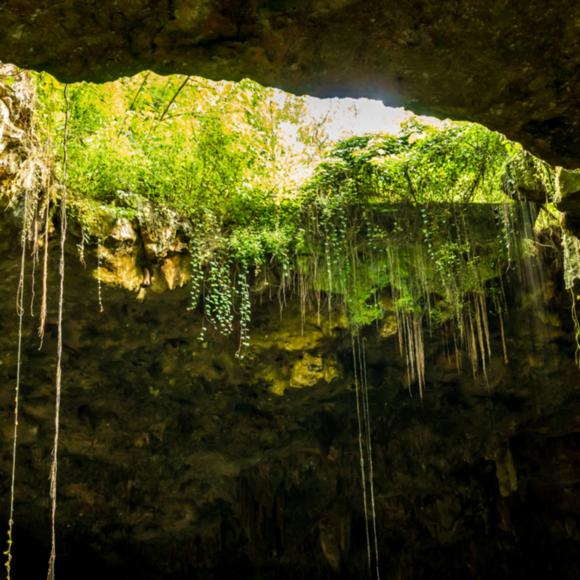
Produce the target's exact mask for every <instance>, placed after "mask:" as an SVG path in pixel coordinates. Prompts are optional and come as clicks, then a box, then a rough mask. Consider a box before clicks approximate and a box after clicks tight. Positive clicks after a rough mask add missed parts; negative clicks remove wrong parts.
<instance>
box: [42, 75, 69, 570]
mask: <svg viewBox="0 0 580 580" xmlns="http://www.w3.org/2000/svg"><path fill="white" fill-rule="evenodd" d="M64 99H65V104H66V115H65V124H64V138H63V184H64V187H63V193H62V199H61V205H60V261H59V268H58V272H59V295H58V322H57V324H58V338H57V360H56V379H55V394H56V400H55V409H54V443H53V448H52V463H51V466H50V500H51V519H50V522H51V526H50V530H51V549H50V558H49V560H48V574H47V580H54V571H55V563H56V499H57V493H56V492H57V476H58V438H59V430H60V398H61V387H62V318H63V316H62V315H63V306H64V272H65V242H66V233H67V215H66V201H67V199H66V198H67V195H66V194H67V189H66V162H67V139H68V122H69V102H68V85H65V87H64Z"/></svg>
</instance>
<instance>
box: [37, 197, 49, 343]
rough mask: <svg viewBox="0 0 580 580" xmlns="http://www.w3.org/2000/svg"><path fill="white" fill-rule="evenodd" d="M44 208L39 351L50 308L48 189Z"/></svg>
mask: <svg viewBox="0 0 580 580" xmlns="http://www.w3.org/2000/svg"><path fill="white" fill-rule="evenodd" d="M44 203H45V207H44V212H45V213H44V236H43V237H44V240H43V248H42V293H41V298H40V314H39V322H38V336H39V338H40V346H39V350H40V349H41V348H42V343H43V341H44V330H45V327H46V311H47V308H48V231H49V224H50V193H49V188H48V187H47V188H46V200H45V202H44Z"/></svg>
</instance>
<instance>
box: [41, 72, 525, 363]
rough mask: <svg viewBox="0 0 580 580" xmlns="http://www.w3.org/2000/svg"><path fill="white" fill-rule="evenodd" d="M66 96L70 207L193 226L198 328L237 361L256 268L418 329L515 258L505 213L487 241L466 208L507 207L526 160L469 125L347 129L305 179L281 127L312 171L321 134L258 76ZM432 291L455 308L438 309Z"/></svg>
mask: <svg viewBox="0 0 580 580" xmlns="http://www.w3.org/2000/svg"><path fill="white" fill-rule="evenodd" d="M37 84H38V93H39V96H40V100H41V103H42V108H41V111H40V113H39V119H40V123H41V124H42V125H43V126H44V128H45V131H46V134H47V135H48V136H49V138H50V139H52V140H53V142H54V143H58V142H59V140H60V138H61V134H62V130H63V122H64V109H63V103H62V99H60V98H59V94H58V93H59V91H58V89H59V86H58V84H57V83H56V82H55V81H54V80H53V79H51V78H50V77H48V76H46V75H41V76H40V77H39V78H38V80H37ZM69 95H70V139H69V149H68V156H69V163H68V166H69V170H68V188H69V192H70V196H71V199H72V204H73V208H74V210H75V211H76V215H77V217H78V218H79V219H80V220H81V222H82V223H83V226H84V227H85V228H86V230H87V231H88V232H89V233H92V234H93V235H95V236H97V237H98V235H99V232H98V223H99V222H100V221H102V220H101V217H99V216H102V215H103V212H105V213H106V214H107V215H111V213H112V215H115V216H117V217H121V216H122V217H127V218H129V219H131V220H136V221H139V220H140V219H143V215H144V212H143V207H145V206H147V207H151V206H152V207H154V208H155V207H157V208H159V211H157V212H156V211H153V212H149V214H148V215H149V219H150V218H151V216H155V215H157V214H159V215H161V213H162V212H161V209H163V210H170V211H171V212H173V215H174V216H176V218H175V219H178V220H181V221H182V222H183V223H187V224H188V225H187V228H184V229H185V230H186V231H188V232H189V236H190V254H191V267H192V283H191V305H192V308H193V309H195V308H201V311H202V312H203V316H204V324H203V330H202V336H201V339H202V340H204V336H205V332H206V330H207V328H208V327H207V324H209V325H210V326H211V327H213V328H215V329H216V330H217V331H219V332H221V333H223V334H231V333H232V332H234V331H236V332H237V333H238V335H239V337H240V342H239V350H238V355H239V356H243V355H244V352H245V350H246V349H247V348H248V345H249V327H250V319H251V312H250V311H251V289H252V288H253V287H255V286H256V285H259V284H258V281H259V279H260V278H261V277H262V278H264V277H266V278H267V277H269V280H270V282H271V283H273V284H274V285H275V286H276V289H277V294H278V295H279V296H280V295H283V294H284V292H286V290H289V289H292V288H299V289H300V292H301V293H302V294H303V296H302V300H301V301H302V303H303V304H305V303H307V302H308V300H307V297H306V296H305V295H306V294H312V295H314V296H315V297H316V300H317V302H318V303H320V302H321V300H322V299H323V297H324V298H325V299H326V300H327V302H328V307H329V310H331V309H332V308H333V302H336V303H340V304H342V305H343V306H344V307H345V308H346V310H347V312H348V313H349V316H350V320H351V323H352V324H353V325H354V326H357V327H358V326H362V325H365V324H368V323H370V322H372V321H377V320H380V319H381V317H383V316H384V314H385V312H386V311H387V310H388V309H389V308H391V309H394V310H395V311H396V313H397V315H401V316H407V315H408V316H413V317H414V323H413V324H415V323H416V322H417V320H420V319H421V318H422V317H423V315H424V314H425V313H426V314H427V315H428V316H427V317H426V319H427V320H429V321H430V323H431V324H435V325H437V324H440V323H443V322H444V321H445V320H447V319H448V318H449V311H454V312H455V314H456V315H457V316H458V315H459V313H460V312H461V309H462V304H464V303H465V304H467V303H468V302H469V299H468V296H469V295H471V294H477V295H480V294H482V293H485V292H486V290H487V288H488V287H489V286H490V281H491V280H493V279H494V278H495V277H497V276H498V275H499V272H500V265H501V264H502V263H505V261H506V260H507V259H509V255H510V249H509V245H510V244H512V245H513V244H514V241H513V233H514V223H513V219H512V217H510V215H511V214H509V212H508V214H509V215H508V214H506V215H508V217H507V218H506V217H505V215H504V217H503V218H501V219H496V220H495V222H494V221H493V219H494V214H492V213H490V214H489V215H488V214H486V216H485V219H484V220H483V221H484V223H486V224H487V226H486V227H488V226H489V225H490V223H489V219H491V220H492V221H491V226H492V227H491V230H489V231H495V230H494V229H493V226H494V225H495V226H496V229H497V235H496V236H495V238H493V239H491V240H490V239H487V238H486V239H483V237H482V236H481V235H480V234H481V232H479V231H475V232H474V231H471V230H472V229H473V223H471V222H470V224H468V221H467V220H466V217H465V213H464V212H463V210H461V209H460V208H461V207H465V204H471V203H474V202H486V203H490V202H492V203H497V202H505V201H506V200H507V199H508V198H507V197H506V195H505V193H504V191H503V190H502V180H504V181H505V179H504V178H505V174H506V164H507V163H508V161H509V160H510V158H511V157H512V156H513V155H516V154H519V147H518V146H515V145H513V144H511V143H509V142H508V141H506V140H505V139H504V138H503V137H501V136H500V135H498V134H496V133H493V132H490V131H487V130H486V129H484V128H483V127H480V126H478V125H473V124H469V123H453V124H451V123H448V124H446V125H445V126H444V127H442V128H435V127H432V126H428V125H426V124H424V123H422V122H421V121H420V120H418V119H411V120H410V121H408V122H407V123H406V124H405V125H404V126H403V128H402V131H401V133H400V134H399V135H387V134H384V135H363V136H355V137H351V138H349V139H345V140H343V141H341V142H338V143H335V144H334V145H333V146H332V147H331V148H330V149H329V150H328V151H327V152H326V154H325V155H324V156H323V158H322V160H321V161H320V162H319V163H318V164H317V165H316V167H315V168H314V173H313V177H312V178H311V179H310V180H309V181H308V182H307V183H306V184H305V185H300V184H299V180H298V179H296V177H295V175H293V174H298V173H300V172H299V171H296V169H297V168H296V163H297V158H296V156H295V154H294V153H292V152H290V151H289V150H288V147H287V144H286V143H285V142H284V139H283V138H282V128H283V126H284V125H285V124H288V123H290V124H292V125H294V127H295V128H296V134H297V135H298V136H299V139H300V140H301V142H302V145H303V148H304V149H305V150H307V151H308V152H307V153H306V154H304V156H303V159H302V162H305V163H309V164H311V165H312V164H313V163H314V161H316V159H317V156H318V153H320V142H321V141H322V139H321V136H320V131H321V128H320V127H319V126H314V125H310V126H309V125H305V124H303V123H302V124H301V117H302V115H303V114H304V103H303V101H302V100H301V99H299V98H286V99H281V98H280V96H279V94H277V93H276V92H275V91H273V90H271V89H266V88H264V87H261V86H260V85H258V84H256V83H254V82H252V81H243V82H241V83H238V84H234V83H212V82H210V81H206V80H203V79H199V78H195V77H160V76H157V75H154V74H152V73H146V74H143V75H138V76H136V77H133V78H127V79H121V80H120V81H117V82H115V83H107V84H105V85H100V86H96V85H89V84H80V85H74V86H71V87H70V89H69ZM309 147H310V148H309ZM305 160H306V161H305ZM393 204H399V205H400V204H403V206H406V207H409V206H417V208H418V209H417V210H414V211H407V210H403V211H401V210H400V209H398V210H395V209H393V207H392V206H393ZM504 213H505V212H504ZM502 215H503V214H502ZM490 216H491V217H490ZM488 218H489V219H488ZM496 218H497V216H496ZM153 219H155V218H153ZM148 226H149V227H151V224H148ZM470 228H471V230H470ZM476 229H477V228H476ZM410 232H413V234H414V235H411V236H410V235H409V234H410ZM387 295H388V300H387V301H386V302H385V300H386V298H385V296H387ZM433 295H436V296H438V297H439V298H438V300H439V301H441V299H443V300H445V301H447V302H448V303H449V304H452V305H453V306H452V307H444V306H442V305H440V306H438V307H437V308H434V307H433V305H432V296H433Z"/></svg>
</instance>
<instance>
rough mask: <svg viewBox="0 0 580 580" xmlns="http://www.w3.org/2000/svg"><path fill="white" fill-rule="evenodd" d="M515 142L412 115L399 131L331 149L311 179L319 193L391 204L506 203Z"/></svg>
mask: <svg viewBox="0 0 580 580" xmlns="http://www.w3.org/2000/svg"><path fill="white" fill-rule="evenodd" d="M511 146H512V145H511V144H509V142H508V141H507V140H506V139H504V138H503V137H502V136H501V135H499V134H498V133H493V132H491V131H488V130H487V129H485V128H484V127H481V126H479V125H474V124H470V123H454V124H452V125H451V124H450V125H448V126H447V127H445V128H444V129H443V130H440V129H435V128H433V127H430V126H428V125H425V124H422V123H420V122H419V121H418V120H416V119H411V120H410V121H408V122H407V123H406V124H405V125H404V126H403V130H402V132H401V134H400V135H398V136H393V135H378V136H377V135H366V136H360V137H352V138H350V139H347V140H345V141H343V142H341V143H338V144H337V145H336V147H335V148H334V149H333V150H332V151H331V153H330V156H329V158H328V159H327V160H325V161H324V162H323V163H321V164H320V165H319V166H318V168H317V171H316V174H315V176H314V178H313V180H312V183H311V184H310V189H311V190H313V191H314V192H316V193H317V194H319V195H326V196H328V195H332V196H337V195H338V196H340V197H341V198H343V199H344V198H348V199H357V200H361V199H365V200H367V201H371V202H374V201H382V202H389V203H413V204H425V203H472V202H486V203H501V202H505V201H507V198H506V196H505V195H504V194H503V192H502V189H501V179H502V176H503V173H504V168H505V164H506V161H507V160H508V159H509V148H510V147H511Z"/></svg>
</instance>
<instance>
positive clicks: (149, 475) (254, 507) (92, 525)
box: [0, 221, 580, 580]
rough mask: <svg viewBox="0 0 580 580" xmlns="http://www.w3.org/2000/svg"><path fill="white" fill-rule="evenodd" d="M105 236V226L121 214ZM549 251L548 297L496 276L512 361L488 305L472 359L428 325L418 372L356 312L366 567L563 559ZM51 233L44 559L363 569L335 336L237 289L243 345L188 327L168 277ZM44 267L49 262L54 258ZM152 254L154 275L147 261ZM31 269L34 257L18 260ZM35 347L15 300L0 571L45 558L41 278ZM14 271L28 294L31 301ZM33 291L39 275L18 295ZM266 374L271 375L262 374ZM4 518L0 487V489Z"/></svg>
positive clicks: (566, 474) (345, 383) (459, 568)
mask: <svg viewBox="0 0 580 580" xmlns="http://www.w3.org/2000/svg"><path fill="white" fill-rule="evenodd" d="M15 232H16V230H15V229H14V226H13V225H11V224H9V223H8V222H6V221H4V222H3V224H2V229H1V233H0V275H1V276H2V280H3V283H2V285H1V286H0V293H1V296H0V298H1V299H0V326H1V333H0V352H1V353H2V354H1V361H2V364H1V365H0V380H1V382H2V385H3V388H2V389H1V390H0V410H1V413H2V417H3V420H2V423H1V428H0V495H1V497H3V498H7V494H8V485H9V468H10V461H11V437H12V421H11V419H12V404H13V402H12V396H13V393H12V388H11V387H12V385H13V384H14V380H15V363H16V359H15V355H16V331H17V319H16V315H15V311H14V300H15V292H16V284H17V275H18V272H17V270H18V265H17V263H18V259H17V254H18V248H17V246H16V244H15V242H14V240H15V239H16V233H15ZM121 237H122V236H121ZM558 262H559V258H558V254H557V253H552V254H547V255H546V264H547V271H546V279H547V283H546V288H545V289H543V291H544V294H546V295H549V296H550V304H549V306H548V307H547V308H546V309H545V310H538V309H537V308H535V307H534V304H536V303H534V302H533V301H529V300H526V299H525V297H524V298H522V297H521V296H519V295H518V290H517V288H516V286H515V283H514V285H509V284H508V286H507V292H508V295H509V296H508V301H509V304H510V312H509V317H508V319H507V320H506V334H507V346H508V353H509V363H508V364H507V365H506V364H505V363H504V362H503V357H502V355H501V342H500V338H499V329H498V328H496V327H495V325H493V323H492V327H491V333H492V340H493V344H492V346H493V348H494V356H493V357H492V360H491V362H490V364H489V365H488V368H487V376H488V380H487V381H485V379H484V377H483V376H481V375H477V376H475V377H474V376H473V374H472V373H471V370H470V368H469V365H468V362H467V359H465V361H464V363H465V364H464V367H465V368H464V371H463V372H462V373H461V374H458V373H457V371H456V368H455V364H454V362H453V361H452V360H451V359H450V356H449V349H448V345H447V342H446V341H445V340H443V337H442V336H438V335H437V334H436V333H435V334H433V336H431V337H428V336H426V343H427V344H426V357H427V372H426V379H427V381H426V382H427V388H426V393H425V398H424V400H423V401H420V400H419V398H418V396H417V395H416V393H414V396H413V397H412V398H411V397H410V396H409V392H408V390H407V387H406V385H405V381H404V375H405V370H404V369H405V367H404V361H403V360H402V358H401V356H400V355H399V353H398V348H397V340H396V337H395V336H393V335H392V333H388V332H381V329H380V328H376V329H375V328H369V329H368V330H367V331H366V332H365V334H364V337H365V339H364V340H365V343H366V345H367V367H368V379H369V385H370V392H369V399H370V401H369V402H370V413H371V423H372V435H373V446H374V447H373V449H374V452H373V457H374V470H375V494H376V509H377V522H378V536H379V549H380V553H381V565H382V573H383V577H384V578H393V579H396V578H401V579H432V578H440V577H442V576H445V577H447V578H457V579H465V578H486V579H487V578H489V579H492V578H493V579H496V578H510V579H514V578H529V577H538V576H543V577H552V578H562V579H570V580H572V579H573V578H574V579H575V578H577V577H578V575H579V574H580V568H579V567H578V561H577V557H576V556H577V551H578V547H579V542H580V451H579V450H580V374H579V372H578V370H577V369H576V368H575V366H574V363H573V352H574V347H573V336H572V329H571V321H570V317H569V310H568V302H567V296H566V294H565V293H564V292H563V291H562V290H561V282H559V281H558V280H559V276H560V274H559V273H558ZM96 265H97V264H96V256H95V252H94V250H90V251H87V253H86V267H83V265H82V264H81V263H80V262H79V260H78V255H77V249H76V248H75V240H71V243H70V245H69V255H68V270H67V280H68V282H67V284H66V286H67V294H66V305H65V313H66V314H65V320H66V322H65V353H64V389H63V402H62V403H63V409H62V432H61V450H60V476H59V477H60V479H59V505H58V536H59V559H58V564H57V573H58V576H59V578H62V579H63V580H66V579H68V578H78V577H79V576H82V577H83V578H88V579H91V578H95V579H96V578H102V577H103V575H104V574H106V575H107V577H109V578H132V579H143V580H145V579H147V580H148V579H153V578H155V579H159V578H172V579H181V578H183V579H185V578H225V577H231V575H232V574H235V575H236V576H237V577H240V578H274V577H277V578H298V577H308V578H333V577H336V578H353V577H364V576H365V574H366V545H365V531H364V530H365V527H364V526H365V524H364V514H363V509H362V498H361V485H360V467H359V455H358V441H357V436H358V435H357V434H358V429H357V418H356V408H355V395H354V391H353V389H354V381H353V364H352V354H351V338H350V334H349V332H348V331H347V330H346V329H345V327H344V324H343V323H341V319H340V317H339V316H338V315H337V316H336V321H335V323H331V324H329V323H328V321H325V319H324V317H323V318H322V320H321V321H320V322H319V321H318V319H317V316H316V313H309V314H307V316H306V319H305V323H304V324H303V322H302V320H301V316H300V312H299V309H298V305H297V303H295V302H293V301H292V300H290V302H289V304H288V305H287V307H286V308H285V309H284V310H283V312H282V315H281V314H280V308H279V304H278V302H277V301H276V299H275V295H274V300H272V299H270V298H268V296H267V294H262V295H256V296H255V300H256V306H255V314H254V322H253V326H252V344H253V346H252V348H251V351H250V353H249V355H248V356H246V357H245V358H244V359H242V360H240V359H238V358H236V357H235V353H236V349H237V344H236V341H235V339H233V338H223V337H220V336H217V335H213V334H211V333H210V335H209V336H208V338H207V341H204V342H200V341H199V340H198V336H199V331H200V326H201V321H200V318H199V316H198V314H196V313H193V312H188V310H187V307H188V292H187V289H186V288H182V289H176V290H174V291H170V292H169V291H166V292H163V293H160V292H156V291H154V290H153V288H147V289H146V291H145V295H144V296H142V298H143V299H142V300H141V301H138V300H136V294H135V292H133V293H130V292H128V291H127V290H126V289H124V288H117V287H110V286H104V287H103V288H102V298H103V305H104V312H103V313H100V311H99V305H98V289H97V283H96V281H95V278H94V271H95V269H96ZM53 272H56V267H55V268H53ZM156 272H157V271H155V272H154V273H153V278H155V277H156V276H159V275H161V274H159V273H156ZM37 277H38V274H37ZM50 287H51V295H50V300H51V301H50V305H51V310H50V312H49V326H48V334H47V337H46V338H45V344H44V347H43V348H42V350H38V339H37V336H36V330H35V328H34V323H33V321H32V320H31V319H28V318H27V320H26V325H25V326H26V330H25V337H24V346H25V349H24V366H23V379H22V407H21V424H20V441H19V446H18V471H17V498H16V522H17V524H16V525H17V528H16V531H15V547H14V549H15V560H14V571H15V573H14V578H16V579H17V580H20V579H27V578H32V577H36V576H38V575H39V574H43V573H45V569H46V559H47V557H48V540H49V527H48V517H49V506H48V470H49V464H50V453H51V451H50V446H51V444H52V433H53V431H52V430H53V423H52V421H53V416H52V414H53V402H54V392H53V391H54V388H53V382H54V380H53V378H54V364H55V356H54V355H55V348H56V338H55V336H56V334H55V320H56V316H55V309H56V298H55V288H56V284H55V283H54V281H52V283H51V285H50ZM29 288H30V285H29V284H27V290H26V293H27V296H26V300H27V301H29V300H30V298H31V296H30V290H29ZM37 298H38V296H37ZM281 393H283V394H281ZM1 509H2V514H1V515H2V516H3V517H4V519H5V511H6V509H7V506H6V502H3V504H2V508H1Z"/></svg>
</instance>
